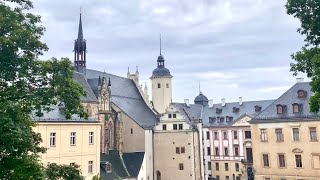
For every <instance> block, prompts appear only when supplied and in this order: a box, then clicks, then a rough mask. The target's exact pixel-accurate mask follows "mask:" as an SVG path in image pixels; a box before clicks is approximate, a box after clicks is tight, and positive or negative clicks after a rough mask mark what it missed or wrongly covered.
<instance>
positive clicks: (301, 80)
mask: <svg viewBox="0 0 320 180" xmlns="http://www.w3.org/2000/svg"><path fill="white" fill-rule="evenodd" d="M303 82H304V78H296V83H303Z"/></svg>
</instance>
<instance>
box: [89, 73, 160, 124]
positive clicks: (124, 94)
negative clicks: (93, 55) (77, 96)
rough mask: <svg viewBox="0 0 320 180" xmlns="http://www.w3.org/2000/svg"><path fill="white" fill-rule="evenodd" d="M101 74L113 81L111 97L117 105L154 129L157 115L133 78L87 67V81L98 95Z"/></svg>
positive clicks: (134, 118)
mask: <svg viewBox="0 0 320 180" xmlns="http://www.w3.org/2000/svg"><path fill="white" fill-rule="evenodd" d="M99 76H100V77H101V78H102V77H103V76H105V77H106V78H107V79H109V78H110V81H111V99H112V103H114V104H115V105H116V106H117V107H119V108H120V109H121V110H123V112H124V113H126V114H127V115H128V116H129V117H131V118H132V119H133V120H134V121H135V122H136V123H137V124H139V125H140V126H141V127H142V128H144V129H152V128H153V127H154V125H155V124H156V115H155V114H154V113H153V112H152V110H151V109H150V108H149V107H148V105H147V104H146V103H145V102H144V100H143V98H142V96H141V95H140V93H139V90H138V89H137V87H136V85H135V84H134V82H133V80H131V79H127V78H124V77H120V76H115V75H112V74H109V73H104V72H100V71H96V70H91V69H87V72H86V77H87V81H88V83H89V85H90V87H91V89H92V90H93V93H94V94H95V95H96V97H98V81H99Z"/></svg>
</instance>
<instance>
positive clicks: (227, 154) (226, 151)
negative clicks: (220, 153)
mask: <svg viewBox="0 0 320 180" xmlns="http://www.w3.org/2000/svg"><path fill="white" fill-rule="evenodd" d="M224 155H225V156H229V151H228V148H224Z"/></svg>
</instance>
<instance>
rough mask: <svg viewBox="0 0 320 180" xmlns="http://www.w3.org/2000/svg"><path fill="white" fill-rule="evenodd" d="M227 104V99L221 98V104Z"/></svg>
mask: <svg viewBox="0 0 320 180" xmlns="http://www.w3.org/2000/svg"><path fill="white" fill-rule="evenodd" d="M225 105H226V99H225V98H222V99H221V106H225Z"/></svg>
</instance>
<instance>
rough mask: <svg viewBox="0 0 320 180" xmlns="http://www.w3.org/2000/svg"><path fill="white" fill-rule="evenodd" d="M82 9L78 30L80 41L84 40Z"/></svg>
mask: <svg viewBox="0 0 320 180" xmlns="http://www.w3.org/2000/svg"><path fill="white" fill-rule="evenodd" d="M81 15H82V8H81V7H80V20H79V29H78V39H83V30H82V18H81Z"/></svg>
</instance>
